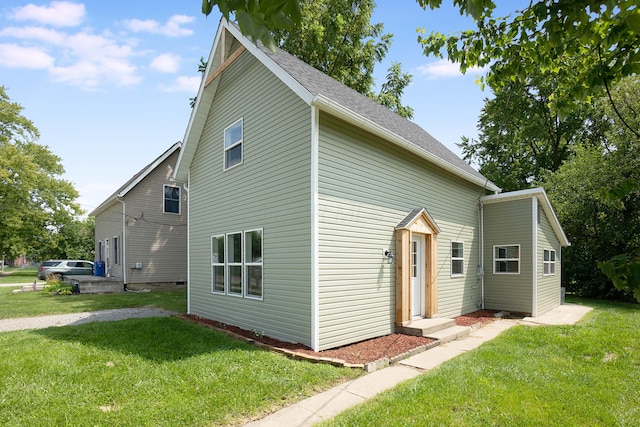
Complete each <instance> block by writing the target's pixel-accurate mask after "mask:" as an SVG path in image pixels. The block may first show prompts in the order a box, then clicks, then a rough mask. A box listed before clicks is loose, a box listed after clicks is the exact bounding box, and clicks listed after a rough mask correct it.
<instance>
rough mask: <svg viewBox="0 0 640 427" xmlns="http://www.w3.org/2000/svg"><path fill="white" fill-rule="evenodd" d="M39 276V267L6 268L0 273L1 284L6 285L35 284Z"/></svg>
mask: <svg viewBox="0 0 640 427" xmlns="http://www.w3.org/2000/svg"><path fill="white" fill-rule="evenodd" d="M37 275H38V267H29V268H16V267H5V268H4V272H0V284H5V283H33V281H34V280H36V276H37Z"/></svg>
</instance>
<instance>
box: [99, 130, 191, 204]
mask: <svg viewBox="0 0 640 427" xmlns="http://www.w3.org/2000/svg"><path fill="white" fill-rule="evenodd" d="M181 145H182V144H181V143H180V142H176V143H175V144H173V145H172V146H171V147H170V148H169V149H168V150H167V151H165V152H164V153H162V154H161V155H160V156H158V157H156V159H155V160H153V161H152V162H151V163H149V164H148V165H147V166H145V167H144V168H142V169H141V170H140V171H139V172H138V173H136V174H135V175H133V176H132V177H131V178H129V180H128V181H127V182H125V183H124V184H123V185H122V186H121V187H120V188H118V189H117V190H116V191H115V192H114V193H113V194H111V195H110V196H109V197H107V199H106V200H105V201H104V202H102V203H100V205H99V206H98V207H97V208H95V209H94V210H92V211H91V212H90V213H89V216H96V215H98V214H99V213H100V212H102V211H104V210H105V209H106V208H108V207H109V206H111V205H112V204H113V203H115V202H116V201H117V200H118V198H121V197H124V196H125V195H126V194H127V193H128V192H129V191H131V190H132V189H133V188H134V187H135V186H136V185H138V184H139V183H140V181H142V180H143V179H145V178H146V177H147V176H148V175H149V174H150V173H151V172H153V171H154V170H155V169H156V168H157V167H158V166H160V165H161V164H162V162H164V161H165V160H167V159H168V158H169V157H170V156H171V155H172V154H173V153H175V152H176V150H178V151H179V150H180V146H181Z"/></svg>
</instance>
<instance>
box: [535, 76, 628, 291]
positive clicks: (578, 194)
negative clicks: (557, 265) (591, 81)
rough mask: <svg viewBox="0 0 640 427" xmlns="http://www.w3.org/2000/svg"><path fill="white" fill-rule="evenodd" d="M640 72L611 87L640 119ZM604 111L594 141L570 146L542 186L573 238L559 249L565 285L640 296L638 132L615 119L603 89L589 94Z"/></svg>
mask: <svg viewBox="0 0 640 427" xmlns="http://www.w3.org/2000/svg"><path fill="white" fill-rule="evenodd" d="M639 91H640V78H638V77H627V78H625V79H623V80H621V81H620V82H619V84H617V85H616V86H615V87H614V88H613V90H612V91H611V95H612V97H613V99H614V101H615V104H616V105H618V107H617V108H621V109H622V110H623V111H622V112H623V113H624V114H625V115H628V116H629V117H631V116H633V117H634V120H633V121H632V122H631V125H633V126H639V125H640V116H639V115H638V114H637V113H636V114H631V113H632V112H634V111H635V112H637V111H640V100H638V98H637V94H638V93H639ZM596 109H597V110H596V113H595V115H597V116H600V117H602V118H603V125H602V126H603V128H602V130H603V133H602V139H601V140H600V142H599V144H593V145H582V146H577V147H576V149H575V154H574V155H572V157H571V158H569V159H568V160H567V161H566V162H565V163H564V164H563V165H562V166H561V167H560V168H559V169H558V171H556V172H555V173H551V174H549V175H548V176H547V177H546V179H545V186H546V188H547V190H548V193H549V197H550V199H551V200H552V202H553V204H554V206H555V208H556V210H557V213H558V216H559V218H560V221H561V222H562V224H563V227H564V229H565V231H566V233H567V235H568V237H569V240H570V241H571V242H572V245H571V247H569V248H567V249H566V250H564V251H563V256H564V258H563V268H564V272H563V274H564V278H565V280H566V282H567V287H568V288H569V289H570V290H573V291H576V292H578V293H580V294H582V295H585V296H593V297H621V296H623V297H630V296H631V294H632V293H635V297H636V298H638V297H639V296H640V286H639V284H638V277H640V276H639V275H638V274H639V273H640V272H639V271H638V270H637V269H638V267H637V265H640V259H639V258H638V255H639V251H640V215H638V212H640V185H639V184H638V183H640V138H637V137H636V136H635V134H634V133H633V132H631V131H630V130H629V128H628V127H627V125H625V124H623V123H621V120H620V118H619V116H618V114H617V113H615V112H614V111H613V107H612V105H611V103H610V102H609V101H608V95H604V97H603V98H601V99H600V100H598V102H596Z"/></svg>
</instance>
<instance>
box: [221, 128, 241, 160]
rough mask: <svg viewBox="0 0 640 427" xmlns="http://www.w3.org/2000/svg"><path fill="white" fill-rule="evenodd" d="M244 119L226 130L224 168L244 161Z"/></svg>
mask: <svg viewBox="0 0 640 427" xmlns="http://www.w3.org/2000/svg"><path fill="white" fill-rule="evenodd" d="M242 138H243V129H242V119H240V120H238V121H237V122H235V123H234V124H232V125H231V126H229V127H228V128H226V129H225V130H224V168H225V169H229V168H232V167H234V166H235V165H239V164H241V163H242Z"/></svg>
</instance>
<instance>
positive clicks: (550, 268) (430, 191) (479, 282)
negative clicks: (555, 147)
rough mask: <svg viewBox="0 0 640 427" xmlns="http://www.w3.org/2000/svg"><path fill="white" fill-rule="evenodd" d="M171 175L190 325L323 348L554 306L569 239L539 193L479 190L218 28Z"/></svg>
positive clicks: (469, 173) (453, 161) (434, 151)
mask: <svg viewBox="0 0 640 427" xmlns="http://www.w3.org/2000/svg"><path fill="white" fill-rule="evenodd" d="M174 178H175V180H176V181H177V182H184V183H187V187H188V188H189V236H188V240H189V241H188V246H189V256H188V262H189V279H188V312H189V313H192V314H195V315H198V316H202V317H206V318H210V319H215V320H218V321H221V322H224V323H226V324H232V325H237V326H239V327H242V328H245V329H249V330H256V331H259V332H260V333H264V334H265V335H268V336H271V337H274V338H278V339H281V340H286V341H292V342H300V343H303V344H306V345H308V346H310V347H312V348H313V349H315V350H324V349H328V348H332V347H338V346H342V345H346V344H349V343H353V342H357V341H361V340H365V339H369V338H373V337H377V336H381V335H385V334H389V333H393V332H395V331H396V328H397V327H401V326H406V325H408V324H410V323H411V322H412V321H414V320H416V319H421V318H425V317H427V318H430V317H450V316H457V315H460V314H464V313H469V312H472V311H475V310H478V309H479V308H482V307H486V308H493V309H506V310H515V311H521V312H527V313H531V314H533V315H539V314H541V313H543V312H544V311H545V310H548V309H550V308H552V307H554V306H556V305H558V304H559V303H560V248H561V247H562V246H565V245H567V244H568V241H567V239H566V237H565V235H564V233H563V231H562V228H561V227H560V225H559V224H558V220H557V218H556V216H555V214H554V213H553V209H552V208H551V206H550V204H549V201H548V199H547V198H546V196H545V194H544V191H543V190H541V189H537V190H532V191H528V192H515V193H507V195H502V194H495V195H488V194H490V193H499V191H500V189H499V188H498V187H497V186H496V185H494V184H493V183H491V182H490V181H488V180H487V179H486V178H485V177H484V176H482V175H481V174H480V173H478V172H477V171H476V170H475V169H473V168H472V167H470V166H469V165H468V164H467V163H466V162H464V161H463V160H461V159H460V158H459V157H457V156H456V155H455V154H453V153H452V152H451V151H450V150H448V149H447V148H446V147H444V146H443V145H442V144H441V143H439V142H438V141H436V140H435V139H434V138H433V137H432V136H431V135H429V134H428V133H427V132H425V131H424V130H423V129H421V128H420V127H419V126H417V125H416V124H414V123H412V122H410V121H408V120H405V119H403V118H402V117H400V116H398V115H396V114H394V113H393V112H391V111H390V110H388V109H387V108H385V107H382V106H380V105H378V104H376V103H375V102H373V101H371V100H370V99H368V98H366V97H364V96H362V95H361V94H359V93H357V92H355V91H353V90H351V89H349V88H348V87H346V86H344V85H342V84H341V83H338V82H337V81H335V80H333V79H332V78H330V77H328V76H326V75H325V74H323V73H321V72H320V71H318V70H316V69H314V68H313V67H310V66H309V65H307V64H305V63H304V62H302V61H300V60H298V59H297V58H295V57H293V56H291V55H289V54H287V53H286V52H284V51H282V50H277V51H276V52H271V51H270V50H268V49H266V48H264V47H262V46H261V45H255V44H253V43H252V42H251V41H250V40H248V39H247V38H245V37H244V36H242V34H241V33H240V32H239V30H238V28H237V27H236V26H235V25H234V24H230V23H228V22H227V21H224V20H223V21H221V24H220V27H219V29H218V32H217V34H216V37H215V40H214V44H213V48H212V51H211V54H210V57H209V60H208V66H207V69H206V71H205V75H204V78H203V82H202V84H201V87H200V90H199V92H198V96H197V103H196V106H195V108H194V110H193V112H192V115H191V118H190V120H189V124H188V127H187V130H186V135H185V139H184V144H183V147H182V151H181V153H180V157H179V159H178V163H177V165H176V172H175V174H174ZM508 194H511V197H510V196H508ZM521 205H523V206H524V205H526V206H527V207H528V209H521V208H522V206H521ZM537 206H540V209H537ZM483 245H484V246H483ZM494 251H495V253H496V255H495V257H492V256H491V254H492V253H493V252H494ZM548 251H552V252H548ZM545 256H549V257H553V262H552V261H548V262H546V261H543V259H546V258H544V257H545ZM483 273H484V274H483Z"/></svg>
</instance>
